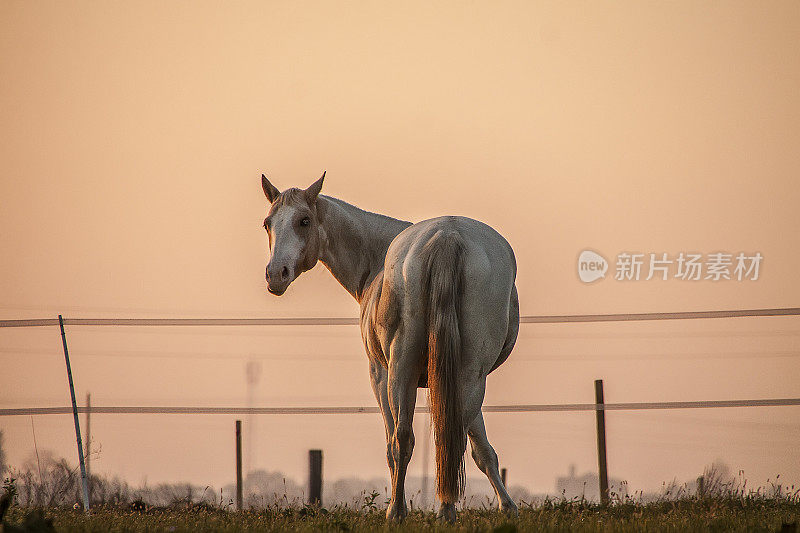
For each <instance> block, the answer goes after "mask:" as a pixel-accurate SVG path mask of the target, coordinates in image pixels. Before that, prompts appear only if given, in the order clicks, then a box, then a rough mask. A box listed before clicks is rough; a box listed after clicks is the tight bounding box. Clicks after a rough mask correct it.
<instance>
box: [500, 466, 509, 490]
mask: <svg viewBox="0 0 800 533" xmlns="http://www.w3.org/2000/svg"><path fill="white" fill-rule="evenodd" d="M506 471H507V469H505V468H501V469H500V479H501V480H502V481H503V486H504V487H505V488H506V489H508V485H506Z"/></svg>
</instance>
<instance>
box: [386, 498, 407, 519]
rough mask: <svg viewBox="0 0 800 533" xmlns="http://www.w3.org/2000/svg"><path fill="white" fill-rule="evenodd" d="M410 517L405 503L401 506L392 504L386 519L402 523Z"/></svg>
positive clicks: (387, 511)
mask: <svg viewBox="0 0 800 533" xmlns="http://www.w3.org/2000/svg"><path fill="white" fill-rule="evenodd" d="M406 516H408V507H406V505H405V502H403V503H402V504H401V505H395V504H390V505H389V507H388V508H387V509H386V519H387V520H391V521H393V522H402V521H403V520H404V519H405V517H406Z"/></svg>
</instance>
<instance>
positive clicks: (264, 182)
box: [261, 174, 281, 203]
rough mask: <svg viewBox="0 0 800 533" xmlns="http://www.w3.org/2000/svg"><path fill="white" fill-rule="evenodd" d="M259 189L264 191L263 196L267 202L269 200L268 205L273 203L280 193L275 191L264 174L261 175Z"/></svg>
mask: <svg viewBox="0 0 800 533" xmlns="http://www.w3.org/2000/svg"><path fill="white" fill-rule="evenodd" d="M261 188H262V189H264V195H265V196H266V197H267V200H269V203H272V202H274V201H275V199H276V198H277V197H278V196H280V194H281V191H279V190H278V189H276V188H275V186H274V185H273V184H271V183H270V182H269V180H268V179H267V177H266V176H265V175H264V174H261Z"/></svg>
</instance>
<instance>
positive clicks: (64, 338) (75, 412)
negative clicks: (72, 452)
mask: <svg viewBox="0 0 800 533" xmlns="http://www.w3.org/2000/svg"><path fill="white" fill-rule="evenodd" d="M58 325H59V326H60V327H61V343H62V344H63V346H64V359H65V360H66V361H67V379H68V380H69V395H70V397H71V398H72V417H73V418H74V420H75V438H76V440H77V443H78V463H80V466H81V485H83V510H84V511H86V512H87V513H88V512H89V485H88V481H87V480H86V463H84V461H83V443H82V442H81V424H80V422H79V421H78V404H77V402H75V385H74V384H73V383H72V367H71V366H70V364H69V351H68V350H67V334H66V333H65V332H64V318H63V317H62V316H61V315H58Z"/></svg>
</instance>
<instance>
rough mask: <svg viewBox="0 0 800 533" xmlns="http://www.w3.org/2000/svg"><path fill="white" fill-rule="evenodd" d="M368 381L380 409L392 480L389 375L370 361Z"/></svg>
mask: <svg viewBox="0 0 800 533" xmlns="http://www.w3.org/2000/svg"><path fill="white" fill-rule="evenodd" d="M369 379H370V383H371V384H372V392H373V393H374V394H375V400H377V402H378V406H379V407H380V408H381V415H382V417H383V426H384V429H385V430H386V462H387V463H388V464H389V473H390V474H391V477H392V479H394V458H393V457H392V436H393V435H394V419H393V418H392V409H391V407H389V392H388V384H389V383H388V382H389V375H388V372H387V370H386V369H385V368H383V365H381V364H380V363H379V362H377V361H375V360H370V363H369Z"/></svg>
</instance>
